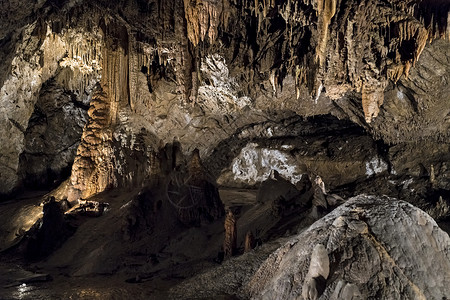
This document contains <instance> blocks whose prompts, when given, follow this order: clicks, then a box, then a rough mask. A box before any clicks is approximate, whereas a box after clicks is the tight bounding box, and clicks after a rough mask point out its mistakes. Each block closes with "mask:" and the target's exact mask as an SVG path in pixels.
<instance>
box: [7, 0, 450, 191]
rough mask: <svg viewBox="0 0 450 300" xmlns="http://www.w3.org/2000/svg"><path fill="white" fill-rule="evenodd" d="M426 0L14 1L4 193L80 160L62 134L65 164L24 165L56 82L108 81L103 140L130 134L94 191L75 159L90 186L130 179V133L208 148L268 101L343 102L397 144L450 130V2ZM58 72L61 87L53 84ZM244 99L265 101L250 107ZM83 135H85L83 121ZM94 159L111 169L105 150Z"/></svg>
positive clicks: (341, 106) (88, 91)
mask: <svg viewBox="0 0 450 300" xmlns="http://www.w3.org/2000/svg"><path fill="white" fill-rule="evenodd" d="M419 2H420V3H416V2H414V1H409V0H404V1H391V2H389V3H383V4H379V3H378V2H375V1H372V0H365V1H364V3H359V2H357V1H350V2H348V3H347V2H345V3H344V2H339V1H334V0H329V1H328V0H323V1H322V0H321V1H312V0H302V1H284V2H283V1H281V2H280V1H277V0H270V1H240V0H239V1H237V0H232V1H231V0H223V1H213V0H197V1H187V0H186V1H174V0H171V1H153V0H152V1H149V2H148V3H147V4H143V3H141V2H140V1H130V2H127V3H125V4H123V5H121V4H112V3H108V2H105V1H102V0H99V1H94V2H89V3H84V2H83V1H81V2H79V1H66V2H64V3H59V4H54V3H44V2H42V1H40V2H38V3H33V4H32V5H31V4H30V6H29V7H32V8H33V9H34V11H33V9H31V10H30V9H29V8H28V7H27V9H23V4H19V3H18V2H16V1H14V2H11V1H10V2H8V6H7V7H6V8H5V13H6V12H11V14H15V16H14V17H13V18H12V19H10V18H5V19H4V20H3V19H2V21H1V25H2V31H1V35H0V37H1V40H2V52H1V53H2V54H4V59H2V64H1V70H3V71H2V75H1V76H0V85H1V100H2V101H1V109H2V111H3V112H4V113H3V114H2V115H3V119H2V120H0V124H1V128H3V132H5V135H4V136H3V137H2V138H3V140H2V141H3V142H2V143H1V144H2V149H1V153H2V156H1V158H0V160H1V161H0V168H1V172H0V174H1V176H2V177H1V178H2V179H1V181H2V184H1V189H0V192H1V193H2V194H4V195H6V194H9V193H11V192H12V191H14V190H17V189H18V188H19V187H21V186H22V184H23V183H24V182H25V183H27V182H31V183H32V180H31V178H32V177H33V176H35V175H36V174H45V173H46V172H47V171H46V170H49V171H48V172H49V173H50V175H45V176H46V177H48V179H47V181H51V180H54V179H53V178H51V177H52V176H53V175H52V174H55V176H56V177H58V176H59V174H60V173H61V172H63V171H62V170H65V169H67V168H70V167H71V166H70V165H71V163H72V160H73V157H74V155H75V148H76V146H77V145H76V144H73V141H74V139H75V136H73V137H71V138H70V141H71V142H72V144H71V145H72V148H70V150H66V148H62V149H61V148H58V147H56V148H57V151H64V156H63V157H64V158H63V159H64V160H65V161H64V163H61V164H60V165H58V166H56V164H57V163H55V162H54V161H52V160H51V159H48V158H46V160H45V161H44V162H43V163H37V162H36V163H35V164H36V166H35V167H34V170H30V171H28V170H25V169H24V167H21V166H20V165H21V164H25V163H26V162H27V161H28V162H32V161H33V157H32V156H33V155H41V154H40V153H41V152H37V151H36V150H35V149H34V147H35V146H34V145H37V144H36V143H35V142H34V141H35V137H34V136H35V135H36V134H35V133H34V134H31V135H30V133H31V132H36V131H37V130H42V126H41V127H36V126H38V125H36V123H33V122H32V121H33V119H32V118H31V119H30V117H32V116H33V112H34V115H35V116H39V110H38V108H40V107H42V105H43V103H40V102H39V101H40V100H38V99H40V98H41V97H42V96H43V95H44V94H45V93H47V95H46V96H45V99H47V100H45V101H51V100H50V99H51V98H52V97H51V96H50V95H48V93H49V92H50V93H52V94H55V97H56V94H59V95H64V97H66V96H68V95H70V96H71V97H73V98H74V99H76V100H75V102H74V103H83V105H87V103H88V102H89V101H90V99H91V97H92V95H93V93H94V87H95V86H96V84H97V83H100V87H101V89H100V90H101V91H103V93H105V94H104V97H106V99H108V100H107V101H106V102H105V103H108V107H109V113H108V114H109V117H108V122H111V123H108V124H107V125H106V124H105V126H107V127H108V130H110V131H111V132H110V133H108V134H109V137H106V136H105V141H104V142H105V143H113V144H123V145H120V146H118V145H109V146H106V145H105V151H106V152H108V151H109V153H110V158H111V160H112V161H115V162H114V167H113V168H115V169H121V170H123V172H122V174H118V175H117V174H116V175H114V174H112V173H114V172H113V171H112V170H109V171H104V172H107V173H109V174H102V175H99V176H100V177H103V179H101V180H100V181H102V183H99V184H100V185H103V186H102V187H99V188H96V190H95V191H94V190H92V191H88V190H89V187H87V186H85V185H86V184H83V183H82V182H80V180H81V181H82V180H84V179H81V177H83V176H84V175H83V176H81V175H80V176H79V177H80V178H78V175H77V174H78V173H79V172H80V171H79V170H80V169H81V168H84V167H82V166H79V165H78V164H77V163H76V164H75V165H74V166H73V170H72V181H73V185H76V187H75V186H73V187H74V189H76V190H79V192H80V193H81V194H83V193H85V195H87V194H91V193H93V192H98V191H101V190H104V189H105V186H120V185H122V184H124V183H125V184H126V182H129V179H128V180H124V179H123V178H115V179H114V178H113V177H126V176H132V175H131V173H133V169H134V167H133V166H132V165H133V162H132V161H124V159H123V158H121V157H120V153H121V152H122V153H124V152H127V151H128V150H131V151H134V150H136V149H129V148H135V145H134V144H133V143H130V144H129V145H127V146H125V144H126V142H125V139H126V138H125V139H123V138H121V137H120V136H121V135H122V134H126V135H127V136H137V135H139V134H141V133H144V134H145V135H146V136H154V137H155V138H150V140H151V141H149V142H151V143H152V144H147V145H145V147H146V148H147V147H148V148H153V149H152V150H150V149H145V151H140V150H138V152H140V154H139V155H140V156H144V157H145V156H146V157H147V158H148V159H149V160H151V158H150V156H151V154H150V152H152V151H157V150H158V149H156V148H157V147H158V145H160V140H162V141H163V143H162V144H165V143H169V142H172V141H173V139H174V138H175V137H180V139H179V140H180V142H181V144H183V147H184V149H185V151H186V152H187V153H188V152H190V151H192V150H193V149H195V148H198V149H199V150H200V153H201V154H202V155H203V154H209V153H211V152H213V151H214V150H215V149H216V147H217V146H218V145H219V144H220V142H222V141H224V140H226V139H228V138H229V137H230V136H232V135H233V133H235V132H236V131H237V130H241V129H243V128H244V127H245V126H248V125H249V124H252V123H257V122H262V121H265V120H267V119H269V118H272V117H271V113H270V112H271V111H272V112H274V111H279V112H284V111H286V110H290V111H292V112H294V113H296V114H299V115H301V116H309V115H319V114H333V115H335V116H337V117H338V118H340V119H349V120H351V121H353V122H355V123H356V124H358V125H360V126H362V127H364V128H365V129H367V130H368V131H369V132H370V133H371V134H372V135H373V136H374V137H375V138H377V139H379V138H381V139H383V140H384V141H385V142H388V143H393V142H396V143H397V142H409V141H411V140H422V139H427V140H433V141H444V140H448V132H449V130H448V122H446V121H445V120H446V118H447V115H448V113H449V112H448V109H447V106H446V102H445V101H443V100H440V99H445V95H446V94H445V93H446V92H448V85H447V84H446V81H445V80H443V81H440V80H433V79H431V78H430V76H434V75H433V73H431V72H430V70H435V71H436V72H435V73H434V74H438V75H437V76H438V77H437V78H440V76H444V77H446V76H447V75H446V74H448V70H449V65H448V63H446V62H445V61H439V59H437V57H439V56H440V55H441V54H442V55H445V54H446V53H447V52H448V51H447V50H448V47H449V46H448V42H447V41H445V40H444V39H446V38H448V36H449V28H448V26H447V25H446V24H447V19H448V11H449V5H448V3H445V1H444V2H443V1H437V2H436V1H427V0H423V1H419ZM36 11H39V14H38V13H36ZM11 14H9V15H11ZM13 20H14V21H13ZM429 42H432V43H431V44H429ZM431 53H439V54H437V55H436V56H434V55H431ZM408 79H409V81H408ZM428 79H430V80H428ZM413 83H414V84H413ZM51 84H53V86H55V85H56V86H57V87H58V88H57V89H55V88H51V89H49V88H48V86H50V85H51ZM61 90H62V94H61ZM100 90H98V91H97V94H98V93H99V92H100ZM423 90H425V91H427V92H428V94H427V92H425V93H423V92H422V91H423ZM267 91H271V92H267ZM40 94H41V96H39V95H40ZM397 96H398V97H397ZM386 97H387V98H386ZM406 98H407V99H406ZM106 99H105V100H106ZM384 99H388V100H389V101H384ZM402 99H406V103H405V101H403V100H402ZM434 99H437V100H434ZM41 102H42V101H41ZM38 103H40V104H38ZM361 103H362V105H361ZM37 104H38V105H37ZM405 105H407V106H408V105H409V108H406V110H405V109H404V106H405ZM361 106H362V108H361ZM244 108H246V109H244ZM247 110H257V111H261V113H258V114H252V115H251V116H250V117H249V116H248V114H247V113H246V111H247ZM374 120H377V121H376V122H374ZM70 122H73V121H72V120H71V121H70ZM90 122H93V120H92V119H91V121H90ZM430 122H433V123H438V124H439V125H438V126H431V125H429V124H431V123H430ZM74 123H76V124H78V125H77V126H83V123H80V122H79V121H77V122H74ZM368 123H370V124H368ZM92 126H93V125H88V126H86V131H92ZM28 127H29V128H28ZM39 128H40V129H39ZM392 128H394V129H392ZM141 129H144V130H143V131H142V130H141ZM188 129H189V130H188ZM51 132H52V131H48V132H47V133H45V135H47V134H50V133H51ZM186 132H188V133H187V134H186ZM89 134H90V133H89V132H86V133H84V136H85V137H87V136H88V135H89ZM108 134H107V135H108ZM76 136H77V137H78V139H79V140H81V139H83V140H85V138H81V133H80V132H78V133H77V135H76ZM97 138H98V137H97ZM117 139H120V140H121V141H119V140H117ZM43 140H44V141H46V140H47V139H46V138H43ZM132 141H133V139H131V140H130V141H127V143H128V142H132ZM62 142H65V141H62ZM67 142H68V141H67ZM30 143H31V144H30ZM33 143H34V144H33ZM83 144H84V146H80V147H86V146H88V145H89V147H87V148H88V149H86V151H87V152H92V153H94V152H96V151H98V149H97V146H98V145H97V144H96V145H94V144H92V145H91V144H89V143H87V141H86V140H85V141H84V142H83ZM32 145H33V146H32ZM31 146H32V147H31ZM90 147H92V149H90ZM124 147H125V148H127V149H122V148H124ZM31 148H33V149H31ZM53 148H55V146H51V147H50V148H45V147H44V148H43V150H44V151H45V152H44V153H49V154H50V153H54V152H55V151H54V150H53ZM107 148H111V149H110V150H108V151H107V150H106V149H107ZM78 151H81V152H86V151H84V150H83V151H82V149H79V150H78ZM22 154H23V156H22V158H20V157H21V155H22ZM49 154H47V155H49ZM83 155H84V156H83ZM81 156H83V157H86V158H87V157H88V156H89V155H88V154H86V153H85V154H78V158H77V159H76V160H77V161H79V162H80V163H81V161H82V160H84V159H81ZM20 160H22V161H23V163H21V162H20ZM143 160H145V158H143ZM85 163H86V162H84V163H82V164H85ZM111 163H112V162H111ZM102 164H103V165H106V164H107V163H106V162H102ZM144 165H145V167H144V168H143V169H144V170H142V171H143V172H145V170H146V172H147V173H151V172H153V171H151V169H152V166H150V162H146V163H144ZM111 166H112V165H111ZM111 166H110V167H111ZM119 166H120V167H119ZM110 167H108V168H110ZM88 168H90V169H96V168H100V166H99V162H95V164H94V165H92V166H90V167H88ZM102 168H103V167H102ZM52 172H53V173H52ZM89 172H91V171H89ZM89 172H88V173H89ZM92 172H93V173H92V174H95V172H96V171H92ZM102 172H103V171H102ZM63 173H64V172H63ZM64 174H65V173H64ZM92 174H91V175H92ZM147 175H148V174H147ZM147 175H144V178H143V179H142V180H145V178H147ZM55 176H53V177H55ZM134 176H136V175H134ZM87 178H92V177H91V176H90V175H87V176H86V180H87ZM57 179H59V178H57ZM142 180H140V179H139V180H135V181H134V182H133V184H138V185H139V184H140V182H141V181H142ZM80 188H87V189H88V190H86V192H84V190H83V191H81V190H80ZM75 198H76V197H75Z"/></svg>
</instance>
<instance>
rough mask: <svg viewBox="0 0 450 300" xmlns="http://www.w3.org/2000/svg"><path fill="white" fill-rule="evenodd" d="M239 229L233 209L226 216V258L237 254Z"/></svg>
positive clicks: (224, 245) (224, 249)
mask: <svg viewBox="0 0 450 300" xmlns="http://www.w3.org/2000/svg"><path fill="white" fill-rule="evenodd" d="M236 244H237V229H236V219H235V218H234V214H233V212H232V211H231V210H229V211H228V213H227V215H226V218H225V239H224V241H223V252H224V255H225V258H229V257H231V256H233V255H234V254H236Z"/></svg>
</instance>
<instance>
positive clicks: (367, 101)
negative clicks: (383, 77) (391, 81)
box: [361, 79, 386, 123]
mask: <svg viewBox="0 0 450 300" xmlns="http://www.w3.org/2000/svg"><path fill="white" fill-rule="evenodd" d="M385 86H386V83H385V82H380V81H377V80H375V79H368V80H366V81H364V82H363V86H362V92H361V94H362V106H363V110H364V116H365V119H366V122H367V123H370V122H372V119H373V118H376V117H377V116H378V113H379V112H380V106H381V105H383V102H384V89H385Z"/></svg>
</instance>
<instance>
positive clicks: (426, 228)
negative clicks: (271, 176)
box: [245, 196, 450, 299]
mask: <svg viewBox="0 0 450 300" xmlns="http://www.w3.org/2000/svg"><path fill="white" fill-rule="evenodd" d="M394 215H395V217H394ZM413 228H414V229H413ZM388 232H389V234H387V233H388ZM402 241H403V242H402ZM424 241H427V242H424ZM418 245H420V246H418ZM449 245H450V241H449V237H448V235H447V234H446V233H444V232H443V231H441V230H440V229H439V228H438V227H437V225H436V223H435V221H434V220H433V219H431V218H430V217H429V216H428V215H427V214H426V213H424V212H423V211H421V210H419V209H417V208H414V207H413V206H411V205H410V204H407V203H405V202H401V201H397V200H394V199H389V198H383V199H377V198H376V197H369V196H358V197H355V198H353V199H351V200H349V201H348V202H346V203H345V204H344V205H343V206H341V207H339V208H338V209H336V210H335V211H333V212H332V213H330V214H329V215H327V216H326V217H324V218H323V219H321V220H319V221H317V222H316V223H315V224H314V225H312V226H311V227H310V228H309V229H308V230H306V231H305V232H303V233H302V234H300V235H299V236H298V237H296V238H294V239H291V240H289V241H288V242H287V243H286V244H285V245H284V246H282V247H280V248H279V249H278V250H277V251H275V252H274V253H273V254H272V255H271V256H270V257H269V258H268V259H267V261H266V262H265V263H264V264H262V265H261V267H260V268H259V270H258V271H257V272H256V273H255V274H254V275H253V276H252V278H251V279H250V281H249V283H248V284H247V285H246V287H245V289H246V290H248V291H249V293H250V295H252V297H256V298H267V299H269V298H272V297H274V296H275V295H276V297H278V298H279V299H292V298H295V297H298V296H300V295H303V297H304V299H318V298H319V297H320V298H321V299H339V298H337V297H338V296H339V295H344V294H348V296H352V297H360V298H370V297H382V298H383V299H385V298H386V299H387V298H399V297H408V298H419V299H428V298H434V299H441V298H442V297H445V295H446V294H448V292H449V288H448V286H447V285H446V282H447V281H448V280H449V278H448V274H450V273H449V271H448V270H449V268H450V259H449V255H450V252H449ZM409 253H410V254H409ZM426 253H427V254H426ZM430 253H433V255H430ZM381 274H384V275H381ZM432 274H433V275H432ZM318 278H321V280H322V281H323V280H325V279H326V284H325V282H323V284H325V286H324V287H323V288H322V289H320V288H319V287H318V285H319V282H318V281H320V280H319V279H318ZM388 278H389V279H388ZM387 282H389V284H387ZM350 298H351V297H350ZM350 298H348V299H350ZM355 299H356V298H355Z"/></svg>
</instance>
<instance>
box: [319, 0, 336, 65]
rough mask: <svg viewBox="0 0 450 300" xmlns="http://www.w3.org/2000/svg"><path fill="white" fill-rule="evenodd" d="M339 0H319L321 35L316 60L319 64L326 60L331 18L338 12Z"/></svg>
mask: <svg viewBox="0 0 450 300" xmlns="http://www.w3.org/2000/svg"><path fill="white" fill-rule="evenodd" d="M336 4H337V0H318V1H317V15H318V17H319V32H320V37H319V41H318V44H317V47H316V61H317V62H318V63H319V66H323V64H324V62H325V52H326V47H327V42H328V26H329V25H330V21H331V18H332V17H333V16H334V14H335V13H336Z"/></svg>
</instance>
